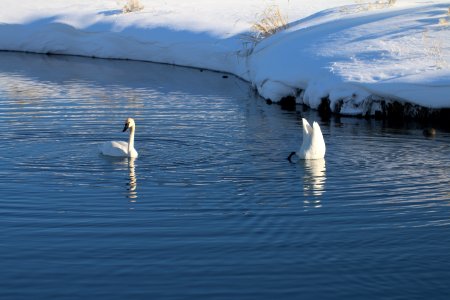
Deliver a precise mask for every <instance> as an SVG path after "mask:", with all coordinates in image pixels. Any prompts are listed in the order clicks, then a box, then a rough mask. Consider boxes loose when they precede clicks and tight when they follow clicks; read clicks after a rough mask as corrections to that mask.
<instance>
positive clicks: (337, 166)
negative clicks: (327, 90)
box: [0, 53, 450, 299]
mask: <svg viewBox="0 0 450 300" xmlns="http://www.w3.org/2000/svg"><path fill="white" fill-rule="evenodd" d="M301 116H304V117H306V118H308V119H309V120H310V121H312V120H318V121H320V118H319V117H318V116H317V115H316V114H315V112H313V111H306V112H301V111H297V112H288V111H283V110H281V109H280V107H279V106H277V105H267V104H266V103H265V102H264V101H263V100H261V99H259V98H257V97H255V96H254V95H253V93H252V91H251V90H250V88H249V87H248V85H247V84H246V83H244V82H242V81H240V80H238V79H235V78H232V77H229V78H222V75H221V74H218V73H211V72H206V71H205V72H200V71H198V70H191V69H183V68H175V67H171V66H161V65H153V64H147V63H141V62H126V61H106V60H93V59H83V58H76V57H63V56H57V57H54V56H53V57H50V56H39V55H30V54H28V55H27V54H14V53H0V136H1V143H0V178H1V180H0V196H1V200H0V264H1V266H0V270H1V271H0V298H1V299H82V298H84V299H449V297H450V254H449V253H450V188H449V183H450V134H449V133H446V132H442V131H438V132H437V135H436V137H435V138H432V139H429V138H425V137H424V136H423V135H422V132H421V130H420V128H415V127H413V128H400V129H398V128H397V129H396V128H391V127H388V126H384V125H383V124H382V123H381V122H376V121H366V120H359V119H353V118H342V119H340V120H331V121H330V122H323V121H320V125H321V127H322V131H323V133H324V136H325V140H326V143H327V155H326V158H325V160H319V161H314V162H312V161H309V162H303V161H300V162H297V163H295V164H289V163H288V161H287V160H286V157H287V155H288V154H289V153H290V152H291V151H293V150H297V148H298V146H299V145H300V142H301V134H302V133H301ZM126 117H134V118H135V120H136V123H137V131H136V148H137V150H138V151H139V154H140V157H139V158H138V159H137V160H135V161H129V160H128V159H111V158H107V157H104V156H101V155H99V153H98V151H97V145H98V144H99V143H101V142H102V141H107V140H118V139H119V140H126V139H127V135H126V134H125V133H122V132H121V129H122V128H123V122H124V120H125V118H126Z"/></svg>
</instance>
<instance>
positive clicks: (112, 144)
mask: <svg viewBox="0 0 450 300" xmlns="http://www.w3.org/2000/svg"><path fill="white" fill-rule="evenodd" d="M127 129H130V138H129V140H128V143H127V142H124V141H109V142H104V143H103V144H101V145H100V152H101V153H102V154H103V155H107V156H117V157H131V158H137V157H138V153H137V151H136V149H134V133H135V131H136V123H135V122H134V120H133V119H132V118H128V119H127V120H126V121H125V127H124V128H123V132H125V131H127Z"/></svg>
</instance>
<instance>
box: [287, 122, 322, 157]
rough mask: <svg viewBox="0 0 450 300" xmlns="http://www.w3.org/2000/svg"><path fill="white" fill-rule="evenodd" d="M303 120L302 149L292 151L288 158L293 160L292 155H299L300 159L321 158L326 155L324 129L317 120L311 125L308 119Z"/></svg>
mask: <svg viewBox="0 0 450 300" xmlns="http://www.w3.org/2000/svg"><path fill="white" fill-rule="evenodd" d="M302 122H303V143H302V145H301V147H300V150H299V151H297V152H292V153H291V154H290V155H289V157H288V160H289V161H290V162H292V160H291V159H292V156H293V155H297V156H298V157H299V158H300V159H320V158H324V157H325V151H326V147H325V140H324V139H323V135H322V131H321V130H320V126H319V124H318V123H317V122H314V123H313V126H312V127H311V125H309V123H308V121H307V120H306V119H304V118H303V119H302Z"/></svg>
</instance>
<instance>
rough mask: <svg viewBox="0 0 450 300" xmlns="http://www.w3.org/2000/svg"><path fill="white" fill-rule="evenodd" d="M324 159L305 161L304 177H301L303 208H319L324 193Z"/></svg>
mask: <svg viewBox="0 0 450 300" xmlns="http://www.w3.org/2000/svg"><path fill="white" fill-rule="evenodd" d="M325 171H326V168H325V159H307V160H305V175H304V176H303V195H304V196H305V200H304V201H303V203H304V206H305V207H314V208H319V207H321V206H322V204H321V196H322V194H323V193H324V191H325V181H326V176H325V175H326V174H325Z"/></svg>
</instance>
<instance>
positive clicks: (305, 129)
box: [302, 118, 315, 137]
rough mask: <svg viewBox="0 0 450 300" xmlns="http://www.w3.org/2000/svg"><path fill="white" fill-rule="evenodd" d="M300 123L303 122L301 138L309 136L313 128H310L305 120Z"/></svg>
mask: <svg viewBox="0 0 450 300" xmlns="http://www.w3.org/2000/svg"><path fill="white" fill-rule="evenodd" d="M302 122H303V137H305V136H309V135H311V134H312V133H313V128H312V127H311V125H309V123H308V121H307V120H306V119H305V118H302ZM314 123H315V122H314Z"/></svg>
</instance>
